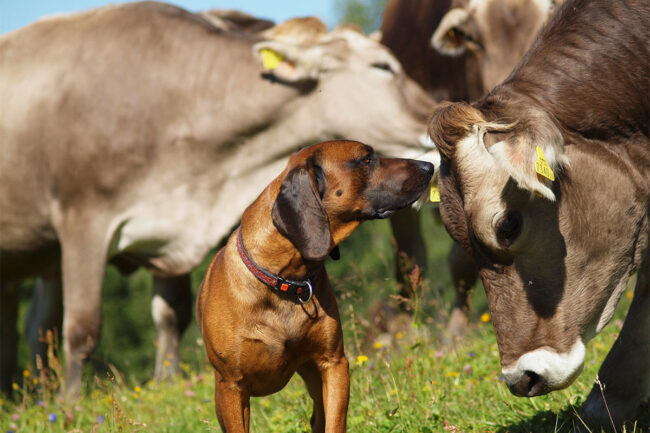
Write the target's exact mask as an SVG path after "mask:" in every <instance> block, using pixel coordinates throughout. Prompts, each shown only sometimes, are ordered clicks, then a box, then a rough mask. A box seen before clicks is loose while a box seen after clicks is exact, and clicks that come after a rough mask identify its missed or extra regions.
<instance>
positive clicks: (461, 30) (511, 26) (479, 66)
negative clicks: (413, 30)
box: [431, 0, 561, 100]
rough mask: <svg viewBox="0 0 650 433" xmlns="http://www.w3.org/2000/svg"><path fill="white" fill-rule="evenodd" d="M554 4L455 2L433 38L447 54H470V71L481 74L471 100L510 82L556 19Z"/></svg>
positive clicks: (542, 0)
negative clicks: (547, 24)
mask: <svg viewBox="0 0 650 433" xmlns="http://www.w3.org/2000/svg"><path fill="white" fill-rule="evenodd" d="M559 3H561V1H554V0H453V1H452V8H451V9H450V10H449V12H447V14H446V15H445V16H444V18H443V19H442V21H441V22H440V25H439V26H438V28H437V29H436V31H435V32H434V33H433V36H432V37H431V45H432V46H433V47H434V48H435V49H437V50H438V51H440V52H441V53H443V54H447V55H450V56H461V55H465V54H466V53H467V54H468V56H467V57H468V58H469V60H470V63H469V65H470V66H469V67H468V68H469V70H470V71H472V72H475V73H478V75H479V77H476V78H477V79H475V80H471V81H468V82H472V83H476V84H475V85H473V86H472V87H471V88H470V89H468V90H470V92H471V94H470V95H469V97H470V99H471V100H474V99H477V98H479V97H481V96H483V95H484V94H485V93H487V92H488V91H489V90H490V89H492V88H493V87H494V86H495V85H497V84H498V83H500V82H501V81H502V80H503V79H505V78H506V77H507V76H508V74H509V73H510V71H511V70H512V68H513V67H514V66H515V64H517V62H518V61H519V59H521V57H522V56H523V55H524V53H525V52H526V50H528V47H530V44H531V43H532V42H533V40H534V39H535V35H537V32H538V31H539V29H540V28H542V26H543V25H544V23H545V22H546V21H547V20H548V18H549V17H550V16H551V14H552V13H553V11H554V10H555V8H556V5H557V4H559Z"/></svg>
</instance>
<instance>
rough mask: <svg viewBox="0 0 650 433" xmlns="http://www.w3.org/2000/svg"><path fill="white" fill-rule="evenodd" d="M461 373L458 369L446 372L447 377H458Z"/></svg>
mask: <svg viewBox="0 0 650 433" xmlns="http://www.w3.org/2000/svg"><path fill="white" fill-rule="evenodd" d="M458 375H459V373H458V372H457V371H448V372H447V373H445V377H458Z"/></svg>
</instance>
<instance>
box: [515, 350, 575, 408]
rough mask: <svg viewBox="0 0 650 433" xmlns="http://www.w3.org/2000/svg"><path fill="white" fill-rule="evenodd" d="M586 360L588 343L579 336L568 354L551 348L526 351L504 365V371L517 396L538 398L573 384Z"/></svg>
mask: <svg viewBox="0 0 650 433" xmlns="http://www.w3.org/2000/svg"><path fill="white" fill-rule="evenodd" d="M584 360H585V345H584V343H583V342H582V340H580V339H578V340H577V341H576V342H575V343H574V345H573V347H572V348H571V350H570V351H569V352H566V353H558V352H556V351H554V350H553V349H550V348H539V349H535V350H533V351H531V352H527V353H525V354H523V355H522V356H521V357H519V359H518V360H517V361H516V362H515V363H514V364H512V365H509V366H507V367H505V366H504V368H503V369H502V373H503V376H504V377H505V380H506V385H508V388H509V389H510V392H512V393H513V394H514V395H517V396H519V397H535V396H537V395H543V394H547V393H549V392H551V391H555V390H558V389H563V388H566V387H567V386H569V385H571V383H572V382H573V381H574V380H575V378H576V377H578V375H579V374H580V372H581V371H582V367H583V365H584Z"/></svg>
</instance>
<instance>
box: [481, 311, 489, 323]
mask: <svg viewBox="0 0 650 433" xmlns="http://www.w3.org/2000/svg"><path fill="white" fill-rule="evenodd" d="M489 321H490V315H489V314H488V313H483V314H481V322H483V323H487V322H489Z"/></svg>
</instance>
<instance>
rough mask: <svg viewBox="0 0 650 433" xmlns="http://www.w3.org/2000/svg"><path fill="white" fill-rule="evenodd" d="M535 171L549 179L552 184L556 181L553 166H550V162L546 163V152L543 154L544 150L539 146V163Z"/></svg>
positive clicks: (537, 162)
mask: <svg viewBox="0 0 650 433" xmlns="http://www.w3.org/2000/svg"><path fill="white" fill-rule="evenodd" d="M535 171H536V172H537V173H539V174H541V175H542V176H544V177H545V178H547V179H549V180H550V181H551V182H553V181H554V180H555V174H553V170H552V169H551V166H550V165H548V162H546V157H545V156H544V152H542V148H541V147H539V146H537V161H535Z"/></svg>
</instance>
